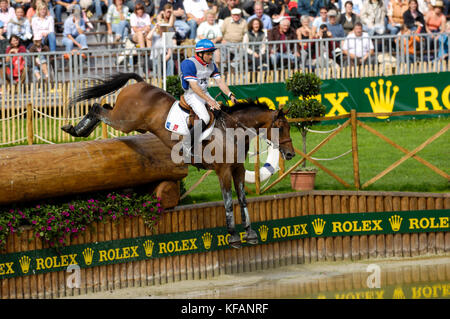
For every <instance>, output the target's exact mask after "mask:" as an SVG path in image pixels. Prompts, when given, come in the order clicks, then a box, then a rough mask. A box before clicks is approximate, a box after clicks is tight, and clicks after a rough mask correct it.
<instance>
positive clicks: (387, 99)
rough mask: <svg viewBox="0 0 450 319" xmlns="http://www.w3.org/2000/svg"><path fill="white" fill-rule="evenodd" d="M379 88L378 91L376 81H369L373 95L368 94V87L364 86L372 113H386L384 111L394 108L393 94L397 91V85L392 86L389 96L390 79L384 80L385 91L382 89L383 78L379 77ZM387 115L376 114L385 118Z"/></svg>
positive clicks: (390, 110)
mask: <svg viewBox="0 0 450 319" xmlns="http://www.w3.org/2000/svg"><path fill="white" fill-rule="evenodd" d="M378 85H379V89H378V92H377V90H376V86H377V84H376V82H372V83H370V86H371V87H372V93H373V96H371V94H370V89H369V88H365V89H364V93H365V94H366V95H367V97H368V98H369V102H370V106H371V107H372V110H373V112H374V113H386V112H392V110H393V109H394V102H395V95H396V94H397V92H398V86H397V85H395V86H394V87H393V88H392V92H393V93H392V96H391V86H392V82H391V81H386V92H385V91H384V80H383V79H379V80H378ZM388 117H389V116H378V118H379V119H386V118H388Z"/></svg>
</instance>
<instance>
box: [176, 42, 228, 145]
mask: <svg viewBox="0 0 450 319" xmlns="http://www.w3.org/2000/svg"><path fill="white" fill-rule="evenodd" d="M216 49H217V48H216V47H215V46H214V43H213V42H212V41H211V40H208V39H203V40H200V41H198V42H197V44H196V46H195V55H194V56H193V57H190V58H187V59H185V60H184V61H183V62H181V65H180V68H181V86H182V87H183V89H184V99H185V101H186V103H187V104H189V106H191V107H192V110H193V111H194V112H195V114H197V115H198V117H199V118H200V120H201V124H202V127H201V130H202V131H203V130H204V129H205V128H206V127H207V126H208V123H209V121H210V120H211V119H210V116H209V114H208V111H207V109H206V105H205V103H206V104H208V105H209V107H210V108H211V109H213V110H219V109H220V105H219V103H217V101H216V100H215V99H213V98H212V97H211V95H210V94H209V93H208V84H209V78H211V77H212V78H214V80H215V81H216V84H217V86H218V87H219V88H220V90H221V91H222V92H223V93H225V94H226V95H227V96H228V98H230V99H231V101H232V102H233V103H236V97H235V96H234V94H233V93H232V92H231V91H230V89H229V88H228V85H227V84H226V83H225V81H224V80H223V79H222V78H221V77H220V73H219V70H218V69H217V66H216V64H215V63H214V62H213V55H214V51H215V50H216ZM194 127H195V125H194ZM194 127H192V128H191V130H190V135H191V147H192V145H195V142H200V141H194ZM200 135H201V134H199V135H198V138H200ZM191 153H192V152H191Z"/></svg>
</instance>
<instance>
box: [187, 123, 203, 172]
mask: <svg viewBox="0 0 450 319" xmlns="http://www.w3.org/2000/svg"><path fill="white" fill-rule="evenodd" d="M206 127H207V124H205V122H203V121H201V126H200V125H199V124H198V121H195V123H194V126H192V127H191V128H190V129H189V136H190V147H189V155H190V156H192V157H193V158H194V163H201V162H202V154H201V153H202V152H203V150H202V147H201V142H202V134H203V132H204V131H205V129H206ZM197 144H200V154H196V152H195V145H197Z"/></svg>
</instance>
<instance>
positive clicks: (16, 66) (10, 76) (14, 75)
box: [2, 34, 27, 84]
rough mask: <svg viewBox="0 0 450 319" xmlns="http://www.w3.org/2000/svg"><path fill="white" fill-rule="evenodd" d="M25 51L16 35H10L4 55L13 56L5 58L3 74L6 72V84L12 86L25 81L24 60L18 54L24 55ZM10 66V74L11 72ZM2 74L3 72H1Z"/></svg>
mask: <svg viewBox="0 0 450 319" xmlns="http://www.w3.org/2000/svg"><path fill="white" fill-rule="evenodd" d="M26 52H27V49H25V47H24V46H23V45H21V44H20V39H19V37H18V36H16V35H14V34H13V35H12V36H11V38H10V39H9V46H8V47H7V48H6V54H14V56H13V57H11V56H7V57H6V58H5V65H6V68H5V72H6V81H8V83H11V82H12V84H14V83H17V82H20V83H23V82H24V81H25V76H26V75H25V74H26V71H25V66H26V63H25V58H24V57H23V56H21V55H18V54H19V53H26ZM11 66H12V72H11ZM2 74H3V72H2ZM11 80H12V81H11Z"/></svg>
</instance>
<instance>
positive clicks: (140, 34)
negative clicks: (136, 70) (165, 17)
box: [130, 3, 172, 48]
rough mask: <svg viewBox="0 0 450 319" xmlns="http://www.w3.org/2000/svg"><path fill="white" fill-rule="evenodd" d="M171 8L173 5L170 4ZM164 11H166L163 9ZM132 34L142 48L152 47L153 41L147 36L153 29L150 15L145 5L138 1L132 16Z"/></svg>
mask: <svg viewBox="0 0 450 319" xmlns="http://www.w3.org/2000/svg"><path fill="white" fill-rule="evenodd" d="M170 8H172V6H171V5H170ZM163 13H164V11H163ZM130 26H131V36H132V39H133V41H134V43H137V44H138V45H139V47H140V48H145V47H148V48H149V47H150V45H151V42H150V40H149V39H147V38H146V36H147V34H148V33H149V32H150V29H151V21H150V16H149V15H148V14H147V13H145V12H144V5H143V4H142V3H137V4H136V6H135V7H134V12H133V13H132V14H131V16H130Z"/></svg>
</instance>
